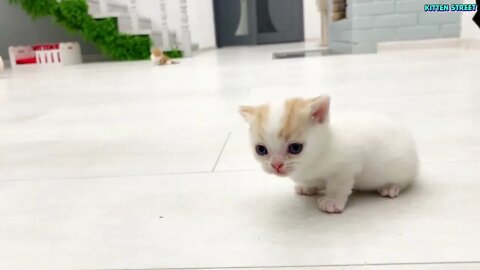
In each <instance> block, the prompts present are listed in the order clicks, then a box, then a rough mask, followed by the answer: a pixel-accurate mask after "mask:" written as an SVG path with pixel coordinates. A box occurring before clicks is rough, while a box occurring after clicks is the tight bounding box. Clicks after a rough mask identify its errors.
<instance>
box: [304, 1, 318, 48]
mask: <svg viewBox="0 0 480 270" xmlns="http://www.w3.org/2000/svg"><path fill="white" fill-rule="evenodd" d="M303 20H304V28H305V29H304V30H305V40H313V39H317V40H318V42H320V40H319V39H320V29H321V21H320V12H319V11H318V7H317V3H316V0H303Z"/></svg>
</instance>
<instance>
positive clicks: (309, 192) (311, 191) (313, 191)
mask: <svg viewBox="0 0 480 270" xmlns="http://www.w3.org/2000/svg"><path fill="white" fill-rule="evenodd" d="M295 193H297V194H298V195H305V196H314V195H317V194H318V188H316V187H303V186H299V185H297V186H295Z"/></svg>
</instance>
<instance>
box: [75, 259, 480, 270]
mask: <svg viewBox="0 0 480 270" xmlns="http://www.w3.org/2000/svg"><path fill="white" fill-rule="evenodd" d="M449 264H461V265H467V264H480V261H444V262H404V263H357V264H318V265H284V266H245V267H241V266H230V267H220V266H217V267H178V268H100V269H96V270H195V269H196V270H215V269H217V270H221V269H239V270H241V269H246V270H248V269H282V268H304V269H306V270H308V268H329V267H363V266H419V265H449ZM83 270H89V269H83Z"/></svg>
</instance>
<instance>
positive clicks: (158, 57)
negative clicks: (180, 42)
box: [150, 48, 177, 66]
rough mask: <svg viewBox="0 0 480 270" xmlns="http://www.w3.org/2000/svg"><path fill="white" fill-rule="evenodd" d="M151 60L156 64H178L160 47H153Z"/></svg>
mask: <svg viewBox="0 0 480 270" xmlns="http://www.w3.org/2000/svg"><path fill="white" fill-rule="evenodd" d="M150 60H152V62H153V63H154V64H155V65H160V66H162V65H171V64H177V62H174V61H172V60H171V59H170V57H168V56H166V55H165V54H164V53H163V52H162V50H160V49H159V48H153V49H152V51H151V54H150Z"/></svg>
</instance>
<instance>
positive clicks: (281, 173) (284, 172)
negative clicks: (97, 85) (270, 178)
mask: <svg viewBox="0 0 480 270" xmlns="http://www.w3.org/2000/svg"><path fill="white" fill-rule="evenodd" d="M273 173H274V174H275V175H276V176H287V175H288V172H287V171H274V172H273Z"/></svg>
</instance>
